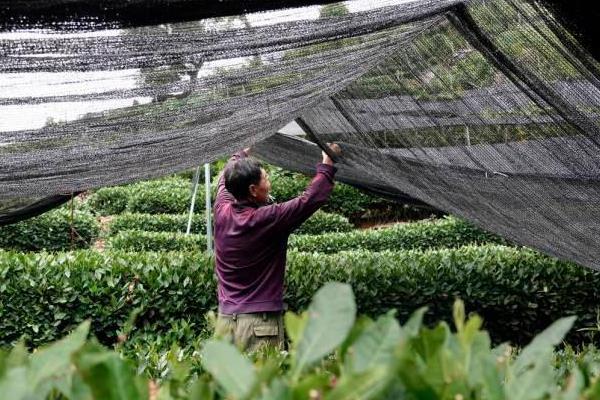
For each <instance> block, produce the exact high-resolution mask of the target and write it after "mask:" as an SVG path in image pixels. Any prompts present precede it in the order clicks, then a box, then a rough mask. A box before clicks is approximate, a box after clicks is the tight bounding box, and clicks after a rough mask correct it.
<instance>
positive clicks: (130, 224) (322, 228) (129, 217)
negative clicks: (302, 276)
mask: <svg viewBox="0 0 600 400" xmlns="http://www.w3.org/2000/svg"><path fill="white" fill-rule="evenodd" d="M188 218H189V216H188V215H187V214H141V213H124V214H120V215H116V216H114V217H113V219H112V220H111V221H110V225H109V231H110V232H109V233H110V235H114V234H116V233H119V232H122V231H126V230H134V231H147V232H185V231H186V229H187V223H188ZM352 228H353V226H352V224H351V223H350V222H349V221H348V219H347V218H346V217H344V216H342V215H338V214H330V213H325V212H323V211H317V212H316V213H315V214H314V215H313V216H312V217H310V218H309V219H308V220H307V221H306V222H305V223H304V224H302V226H300V228H298V230H296V233H302V234H318V233H323V232H347V231H350V230H352ZM192 232H193V233H198V234H204V233H205V232H206V217H205V215H204V214H194V216H193V218H192Z"/></svg>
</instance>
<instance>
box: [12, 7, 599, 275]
mask: <svg viewBox="0 0 600 400" xmlns="http://www.w3.org/2000/svg"><path fill="white" fill-rule="evenodd" d="M369 3H373V2H365V1H360V0H359V1H352V2H346V3H343V4H337V5H335V4H334V5H328V6H324V7H319V6H313V7H306V8H296V9H286V10H280V11H277V12H266V13H257V14H246V15H240V16H232V17H223V18H211V19H202V20H198V21H186V22H182V23H169V24H161V25H150V26H143V27H130V28H119V27H118V26H117V27H115V26H112V27H108V28H107V27H106V26H98V24H95V23H93V22H89V23H88V24H86V23H85V22H81V21H79V22H78V23H77V24H71V25H69V24H68V23H65V24H63V25H61V26H60V29H52V27H50V28H49V27H47V26H44V27H40V26H37V25H35V24H31V25H28V24H27V22H26V21H25V22H23V24H22V26H21V27H20V29H14V27H13V28H11V32H6V31H5V32H3V33H0V57H1V59H2V62H1V63H0V87H1V88H2V90H0V221H3V222H7V221H10V220H11V218H14V216H15V215H18V214H19V213H21V214H22V213H23V210H31V208H32V205H33V206H34V207H33V208H35V205H36V204H46V205H47V204H48V199H57V198H60V197H61V196H69V195H70V193H73V192H79V191H83V190H87V189H90V188H97V187H102V186H110V185H117V184H122V183H127V182H131V181H135V180H140V179H147V178H152V177H157V176H163V175H166V174H169V173H172V172H176V171H180V170H184V169H189V168H192V167H194V166H196V165H198V164H200V163H203V162H210V161H213V160H216V159H217V158H220V157H222V156H223V155H225V154H228V153H231V152H233V151H236V150H239V149H241V148H244V147H247V146H250V145H254V146H255V149H256V152H257V154H258V155H259V156H260V157H262V158H264V159H266V160H268V161H270V162H272V163H275V164H277V165H280V166H283V167H285V168H289V169H293V170H298V171H303V172H306V173H310V172H311V171H312V169H313V168H314V163H315V161H317V160H318V156H319V153H320V149H319V147H318V146H319V145H320V146H323V143H326V142H332V141H335V142H337V143H339V144H340V145H341V147H342V149H343V155H342V157H341V159H340V162H339V177H340V178H341V180H343V181H345V182H349V183H351V184H354V185H356V186H359V187H362V188H364V189H367V190H371V191H373V192H375V193H378V194H381V195H385V196H387V197H391V198H396V199H398V200H399V201H411V202H423V203H426V204H429V205H431V206H433V207H436V208H438V209H441V210H445V211H447V212H450V213H453V214H455V215H458V216H460V217H463V218H465V219H467V220H469V221H471V222H473V223H474V224H476V225H478V226H480V227H482V228H484V229H486V230H488V231H491V232H495V233H497V234H499V235H502V236H504V237H506V238H508V239H510V240H512V241H514V242H515V243H517V244H521V245H527V246H530V247H533V248H536V249H539V250H541V251H543V252H545V253H547V254H550V255H554V256H558V257H560V258H563V259H567V260H572V261H575V262H578V263H580V264H582V265H585V266H588V267H592V268H596V269H598V268H600V241H598V240H597V238H598V236H599V235H600V205H599V204H598V199H600V196H599V195H600V163H599V162H598V160H599V156H600V140H599V139H600V137H599V135H598V133H599V128H600V114H599V113H600V80H599V77H600V74H599V70H600V69H599V67H598V64H597V63H596V61H595V60H594V58H593V57H591V56H589V55H588V53H586V51H585V50H584V49H583V48H581V47H580V46H579V45H578V44H577V41H576V40H575V39H574V38H573V37H572V36H571V35H570V34H569V33H568V32H567V31H566V30H565V29H563V28H562V27H561V25H560V24H559V23H557V22H556V20H555V19H554V17H553V16H552V15H551V14H550V13H549V12H548V11H546V10H545V9H544V7H543V6H542V5H540V4H538V3H534V2H529V1H524V0H472V1H459V0H421V1H386V2H378V3H377V4H376V5H372V4H369ZM296 119H298V122H299V123H300V124H301V125H302V126H303V127H304V130H305V132H306V133H307V136H306V137H290V136H287V135H282V134H277V132H278V131H279V130H280V129H281V128H282V127H283V126H285V125H286V124H288V123H289V122H290V121H293V120H296Z"/></svg>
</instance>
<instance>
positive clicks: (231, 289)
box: [214, 152, 335, 314]
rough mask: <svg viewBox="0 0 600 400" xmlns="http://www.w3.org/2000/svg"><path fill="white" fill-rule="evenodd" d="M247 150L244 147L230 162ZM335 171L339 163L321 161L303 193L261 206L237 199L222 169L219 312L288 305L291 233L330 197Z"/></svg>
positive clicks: (217, 260) (218, 213) (216, 207)
mask: <svg viewBox="0 0 600 400" xmlns="http://www.w3.org/2000/svg"><path fill="white" fill-rule="evenodd" d="M245 156H246V154H245V153H244V152H240V153H238V154H236V155H234V156H233V157H232V158H231V160H230V161H229V162H232V161H235V160H237V159H239V158H241V157H245ZM334 174H335V168H334V167H332V166H330V165H327V164H318V165H317V174H316V176H315V177H314V178H313V180H312V182H311V183H310V184H309V185H308V187H307V188H306V190H305V191H304V193H302V195H300V196H298V197H296V198H294V199H292V200H289V201H286V202H285V203H280V204H271V205H266V206H261V207H259V206H257V205H255V204H252V203H249V202H238V201H237V200H235V198H234V197H233V195H232V194H231V193H229V192H228V191H227V189H226V188H225V182H224V179H223V175H221V177H220V178H219V184H218V189H217V198H216V200H215V205H214V215H215V270H216V274H217V279H218V295H219V312H221V313H224V314H234V313H235V314H242V313H254V312H265V311H281V310H283V279H284V275H285V261H286V250H287V242H288V237H289V235H290V233H292V231H293V230H294V229H296V228H298V227H299V226H300V225H301V224H302V223H303V222H304V221H306V219H307V218H308V217H310V216H311V215H312V214H313V213H314V212H315V211H317V210H318V209H319V207H321V206H322V205H323V204H325V203H326V202H327V200H328V199H329V194H330V193H331V190H332V189H333V177H334Z"/></svg>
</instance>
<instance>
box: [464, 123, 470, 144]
mask: <svg viewBox="0 0 600 400" xmlns="http://www.w3.org/2000/svg"><path fill="white" fill-rule="evenodd" d="M465 138H466V139H467V146H471V133H470V132H469V125H465Z"/></svg>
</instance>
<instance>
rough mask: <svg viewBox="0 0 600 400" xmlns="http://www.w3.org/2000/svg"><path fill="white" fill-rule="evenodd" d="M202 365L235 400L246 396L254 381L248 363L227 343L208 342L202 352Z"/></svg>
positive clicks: (253, 375) (252, 372)
mask: <svg viewBox="0 0 600 400" xmlns="http://www.w3.org/2000/svg"><path fill="white" fill-rule="evenodd" d="M202 365H203V366H204V368H205V369H206V370H207V371H208V372H209V373H210V374H211V375H212V376H213V378H214V379H215V380H216V381H217V382H218V383H219V384H220V385H221V386H222V387H223V389H225V391H226V392H227V394H229V395H230V396H232V397H233V398H236V399H240V398H243V397H244V396H246V395H247V394H248V393H249V392H250V390H251V389H252V387H253V385H254V383H255V380H256V375H255V373H254V370H253V369H252V364H250V361H248V359H246V358H245V357H244V356H243V355H242V354H240V352H239V351H238V350H237V349H236V348H235V347H234V346H233V345H232V344H229V343H225V342H221V341H217V340H209V341H208V342H207V343H206V344H205V346H204V349H203V351H202Z"/></svg>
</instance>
